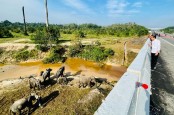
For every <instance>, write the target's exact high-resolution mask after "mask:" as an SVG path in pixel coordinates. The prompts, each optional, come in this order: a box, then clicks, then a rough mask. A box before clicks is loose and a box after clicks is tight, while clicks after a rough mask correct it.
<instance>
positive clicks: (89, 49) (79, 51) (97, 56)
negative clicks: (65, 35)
mask: <svg viewBox="0 0 174 115" xmlns="http://www.w3.org/2000/svg"><path fill="white" fill-rule="evenodd" d="M113 55H114V51H113V50H112V49H105V48H103V47H99V46H92V45H88V46H85V47H82V46H81V47H80V45H78V44H75V45H73V46H70V49H69V56H70V57H80V58H83V59H86V60H92V61H96V62H102V61H105V60H106V59H107V57H109V56H113Z"/></svg>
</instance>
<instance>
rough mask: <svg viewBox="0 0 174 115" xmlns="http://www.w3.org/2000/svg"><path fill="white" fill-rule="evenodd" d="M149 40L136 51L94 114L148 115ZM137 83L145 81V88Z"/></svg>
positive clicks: (149, 88)
mask: <svg viewBox="0 0 174 115" xmlns="http://www.w3.org/2000/svg"><path fill="white" fill-rule="evenodd" d="M148 43H149V40H147V41H146V43H145V44H144V46H143V48H142V49H141V50H140V52H139V53H138V55H137V57H136V58H135V59H134V61H133V62H132V64H131V65H130V66H129V68H128V69H127V72H126V73H125V74H124V75H123V76H122V77H121V79H120V80H119V81H118V82H117V84H116V85H115V87H114V88H113V89H112V91H111V92H110V93H109V94H108V96H107V97H106V98H105V100H104V101H103V102H102V104H101V105H100V107H99V108H98V110H97V111H96V112H95V115H149V113H150V111H149V109H150V90H151V87H150V86H151V85H150V78H151V70H150V63H151V61H150V59H151V58H150V48H149V47H148ZM137 83H145V84H147V85H148V86H149V87H148V89H147V90H145V89H144V88H142V87H138V85H137Z"/></svg>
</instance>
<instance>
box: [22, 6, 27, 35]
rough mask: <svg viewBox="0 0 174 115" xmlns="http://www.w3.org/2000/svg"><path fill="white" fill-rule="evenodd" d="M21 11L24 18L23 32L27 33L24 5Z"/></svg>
mask: <svg viewBox="0 0 174 115" xmlns="http://www.w3.org/2000/svg"><path fill="white" fill-rule="evenodd" d="M22 12H23V19H24V34H25V35H27V29H26V22H25V11H24V6H23V7H22Z"/></svg>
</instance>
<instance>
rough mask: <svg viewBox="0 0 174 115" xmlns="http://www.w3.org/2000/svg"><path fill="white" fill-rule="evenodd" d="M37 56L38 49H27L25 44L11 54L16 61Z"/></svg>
mask: <svg viewBox="0 0 174 115" xmlns="http://www.w3.org/2000/svg"><path fill="white" fill-rule="evenodd" d="M37 56H38V50H35V49H33V50H30V51H29V50H27V46H26V47H24V48H23V49H20V50H18V51H17V52H15V53H14V54H13V57H14V58H15V59H16V61H26V60H28V59H30V58H37Z"/></svg>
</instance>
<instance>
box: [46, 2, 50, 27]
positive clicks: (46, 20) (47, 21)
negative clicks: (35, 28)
mask: <svg viewBox="0 0 174 115" xmlns="http://www.w3.org/2000/svg"><path fill="white" fill-rule="evenodd" d="M45 12H46V27H47V30H48V25H49V23H48V7H47V0H45Z"/></svg>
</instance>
